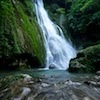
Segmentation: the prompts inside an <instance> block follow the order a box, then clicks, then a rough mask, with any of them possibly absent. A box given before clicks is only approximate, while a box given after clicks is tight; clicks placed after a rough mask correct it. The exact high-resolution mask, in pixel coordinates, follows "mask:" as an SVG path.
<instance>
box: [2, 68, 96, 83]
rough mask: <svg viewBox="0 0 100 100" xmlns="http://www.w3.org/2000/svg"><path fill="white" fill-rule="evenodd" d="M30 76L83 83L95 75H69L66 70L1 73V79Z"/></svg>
mask: <svg viewBox="0 0 100 100" xmlns="http://www.w3.org/2000/svg"><path fill="white" fill-rule="evenodd" d="M22 73H23V74H29V75H31V76H32V77H33V78H34V77H37V78H47V79H48V80H49V81H61V80H67V79H72V80H75V81H82V80H83V79H89V78H91V77H93V76H94V74H78V73H69V72H68V71H65V70H42V69H41V70H40V69H31V70H24V71H6V72H5V71H2V72H0V78H2V77H4V76H8V75H15V74H22Z"/></svg>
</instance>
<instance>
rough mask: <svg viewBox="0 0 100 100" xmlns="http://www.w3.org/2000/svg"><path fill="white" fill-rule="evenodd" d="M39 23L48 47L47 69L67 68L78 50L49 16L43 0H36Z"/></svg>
mask: <svg viewBox="0 0 100 100" xmlns="http://www.w3.org/2000/svg"><path fill="white" fill-rule="evenodd" d="M34 3H35V9H36V16H37V20H38V24H39V26H40V28H41V30H42V33H43V38H44V46H45V49H46V69H49V68H56V69H60V70H66V69H67V68H68V66H69V61H70V59H71V58H74V57H76V50H75V49H74V48H73V47H72V45H71V43H70V42H69V41H67V40H66V39H65V37H64V34H63V31H62V30H61V28H60V27H59V26H58V25H55V24H54V23H53V22H52V21H51V20H50V18H49V16H48V14H47V12H46V10H45V8H44V4H43V0H34Z"/></svg>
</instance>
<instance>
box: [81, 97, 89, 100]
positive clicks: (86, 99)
mask: <svg viewBox="0 0 100 100" xmlns="http://www.w3.org/2000/svg"><path fill="white" fill-rule="evenodd" d="M83 100H91V98H90V97H84V98H83Z"/></svg>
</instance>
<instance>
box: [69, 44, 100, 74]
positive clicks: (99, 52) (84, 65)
mask: <svg viewBox="0 0 100 100" xmlns="http://www.w3.org/2000/svg"><path fill="white" fill-rule="evenodd" d="M99 65H100V44H98V45H94V46H90V47H87V48H85V49H83V50H81V51H79V52H78V54H77V57H76V58H74V59H72V60H71V61H70V64H69V69H68V70H69V71H70V72H79V73H82V72H84V73H86V72H96V71H99V70H100V67H99ZM99 73H100V72H98V74H99Z"/></svg>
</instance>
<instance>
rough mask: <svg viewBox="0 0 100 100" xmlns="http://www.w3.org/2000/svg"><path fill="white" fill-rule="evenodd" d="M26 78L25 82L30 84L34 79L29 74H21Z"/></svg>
mask: <svg viewBox="0 0 100 100" xmlns="http://www.w3.org/2000/svg"><path fill="white" fill-rule="evenodd" d="M21 75H22V76H23V77H24V82H29V81H31V79H32V77H31V76H30V75H28V74H21Z"/></svg>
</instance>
